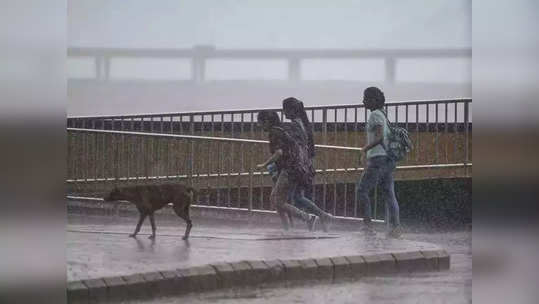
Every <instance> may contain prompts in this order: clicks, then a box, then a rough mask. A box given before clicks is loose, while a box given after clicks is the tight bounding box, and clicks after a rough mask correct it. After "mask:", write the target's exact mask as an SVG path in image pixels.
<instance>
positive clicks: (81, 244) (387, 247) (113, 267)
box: [66, 214, 440, 281]
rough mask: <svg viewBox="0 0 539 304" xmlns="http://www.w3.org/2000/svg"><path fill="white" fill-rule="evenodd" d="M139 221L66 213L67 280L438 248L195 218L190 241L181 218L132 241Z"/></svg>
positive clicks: (354, 234)
mask: <svg viewBox="0 0 539 304" xmlns="http://www.w3.org/2000/svg"><path fill="white" fill-rule="evenodd" d="M136 222H137V218H136V217H119V216H88V215H74V214H70V215H68V226H67V242H66V243H67V249H66V256H67V277H68V281H74V280H83V279H89V278H99V277H107V276H118V275H129V274H134V273H142V272H149V271H158V270H159V271H160V270H167V269H175V268H184V267H192V266H199V265H205V264H209V263H219V262H236V261H242V260H275V259H305V258H324V257H334V256H349V255H363V254H372V253H388V252H392V253H395V252H404V251H414V250H417V251H419V250H437V249H440V247H438V246H436V245H433V244H430V243H423V242H417V241H410V240H405V239H400V240H394V239H386V238H385V236H384V235H383V234H382V233H378V235H377V236H375V237H366V236H364V235H362V234H360V233H358V232H352V231H335V232H331V233H323V232H314V233H313V232H309V231H306V229H305V227H303V226H304V225H303V224H301V223H297V224H296V225H297V226H298V227H296V229H292V230H291V231H282V230H280V229H277V227H276V226H275V225H274V224H272V225H266V224H263V223H254V222H250V223H243V224H238V223H237V222H232V221H215V220H211V221H205V220H203V219H197V220H195V221H194V225H195V226H194V228H193V230H192V232H191V238H190V240H189V241H183V240H182V239H181V236H182V235H183V231H184V229H185V225H184V223H183V222H182V221H181V220H179V219H178V220H170V219H165V218H159V217H157V218H156V223H157V238H156V240H155V241H152V240H149V239H148V238H147V236H148V235H149V232H150V231H151V230H150V227H149V226H150V225H149V222H145V223H144V225H143V228H142V230H141V233H140V235H139V236H138V238H137V239H133V238H129V237H128V234H129V233H131V232H132V231H133V229H134V226H135V224H136Z"/></svg>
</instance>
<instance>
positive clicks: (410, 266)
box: [392, 251, 427, 272]
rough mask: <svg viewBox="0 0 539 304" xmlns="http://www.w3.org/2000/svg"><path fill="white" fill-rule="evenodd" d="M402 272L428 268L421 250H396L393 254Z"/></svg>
mask: <svg viewBox="0 0 539 304" xmlns="http://www.w3.org/2000/svg"><path fill="white" fill-rule="evenodd" d="M392 255H393V257H394V258H395V261H396V263H397V269H398V271H400V272H415V271H425V270H427V261H426V259H425V257H424V256H423V255H422V254H421V252H419V251H407V252H396V253H393V254H392Z"/></svg>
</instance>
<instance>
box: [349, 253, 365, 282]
mask: <svg viewBox="0 0 539 304" xmlns="http://www.w3.org/2000/svg"><path fill="white" fill-rule="evenodd" d="M345 259H346V260H347V261H348V263H349V264H350V272H351V274H352V276H353V277H356V278H357V277H362V276H365V275H367V262H365V259H364V258H363V257H362V256H360V255H351V256H346V257H345Z"/></svg>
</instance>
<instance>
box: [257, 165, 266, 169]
mask: <svg viewBox="0 0 539 304" xmlns="http://www.w3.org/2000/svg"><path fill="white" fill-rule="evenodd" d="M264 167H266V165H265V164H258V165H256V168H257V169H262V168H264Z"/></svg>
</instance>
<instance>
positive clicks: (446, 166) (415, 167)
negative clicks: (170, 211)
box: [66, 163, 472, 183]
mask: <svg viewBox="0 0 539 304" xmlns="http://www.w3.org/2000/svg"><path fill="white" fill-rule="evenodd" d="M461 167H472V163H459V164H436V165H410V166H397V167H396V170H399V171H401V170H423V169H451V168H461ZM364 170H365V169H364V168H362V167H358V168H337V169H317V170H316V173H332V172H345V173H350V172H356V171H359V172H362V171H364ZM250 174H252V175H269V173H268V172H267V171H263V172H259V171H257V172H252V173H249V172H239V173H238V172H231V173H211V174H196V175H193V178H194V179H196V178H209V177H233V176H238V175H239V176H249V175H250ZM186 178H189V176H188V175H167V176H165V175H162V176H134V177H120V178H115V177H110V178H109V177H107V178H86V179H84V178H80V179H67V180H66V182H67V183H82V182H104V181H116V180H119V181H134V180H159V179H186Z"/></svg>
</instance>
